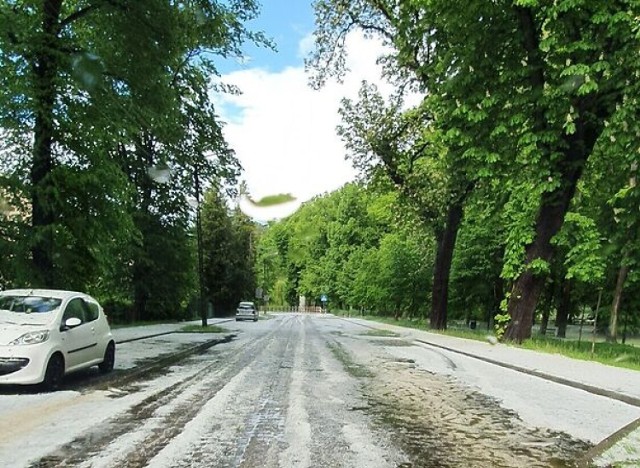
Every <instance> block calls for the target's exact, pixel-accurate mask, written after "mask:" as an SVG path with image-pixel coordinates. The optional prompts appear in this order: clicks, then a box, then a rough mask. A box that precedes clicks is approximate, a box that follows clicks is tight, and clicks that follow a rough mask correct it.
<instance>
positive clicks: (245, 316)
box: [236, 301, 258, 322]
mask: <svg viewBox="0 0 640 468" xmlns="http://www.w3.org/2000/svg"><path fill="white" fill-rule="evenodd" d="M240 320H253V321H254V322H257V321H258V310H257V309H256V305H255V304H254V303H253V302H248V301H243V302H241V303H240V304H238V308H237V309H236V322H239V321H240Z"/></svg>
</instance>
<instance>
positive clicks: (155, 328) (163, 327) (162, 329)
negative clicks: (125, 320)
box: [111, 318, 233, 343]
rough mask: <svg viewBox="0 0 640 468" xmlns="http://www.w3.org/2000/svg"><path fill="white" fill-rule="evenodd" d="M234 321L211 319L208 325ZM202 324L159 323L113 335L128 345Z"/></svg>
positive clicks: (124, 330) (118, 341) (124, 328)
mask: <svg viewBox="0 0 640 468" xmlns="http://www.w3.org/2000/svg"><path fill="white" fill-rule="evenodd" d="M232 320H233V318H210V319H209V320H208V321H207V323H208V324H209V325H217V324H219V323H225V322H231V321H232ZM200 323H201V322H200V320H194V321H192V322H179V323H159V324H156V325H142V326H138V327H123V328H112V329H111V333H112V334H113V337H114V338H115V340H116V343H126V342H127V341H133V340H140V339H142V338H149V337H151V336H160V335H166V334H169V333H173V332H175V331H178V330H180V329H182V328H184V327H185V326H187V325H200Z"/></svg>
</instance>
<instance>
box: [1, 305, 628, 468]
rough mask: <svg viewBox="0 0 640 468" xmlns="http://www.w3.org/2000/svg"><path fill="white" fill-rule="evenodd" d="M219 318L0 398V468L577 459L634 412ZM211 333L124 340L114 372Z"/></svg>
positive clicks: (493, 369)
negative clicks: (228, 336) (56, 381)
mask: <svg viewBox="0 0 640 468" xmlns="http://www.w3.org/2000/svg"><path fill="white" fill-rule="evenodd" d="M222 326H224V327H226V328H227V329H228V330H229V333H232V334H234V335H236V337H235V339H233V340H231V341H229V342H227V343H221V344H218V345H216V346H213V347H211V348H208V349H205V350H203V351H202V352H200V353H197V354H193V355H190V356H189V357H186V358H184V359H182V360H181V361H179V362H177V363H172V364H167V366H166V367H160V368H158V369H155V370H154V371H153V372H151V373H146V374H140V375H138V376H137V377H136V378H135V379H121V380H115V381H113V382H112V383H110V384H109V385H107V386H106V388H104V387H105V386H104V385H103V386H102V387H100V386H91V385H86V384H85V380H87V379H88V380H89V381H91V378H92V376H91V375H86V376H79V377H77V378H76V379H73V380H72V381H71V382H70V384H69V385H68V386H67V387H66V388H65V390H64V391H60V392H56V393H52V394H46V393H37V392H33V391H27V390H22V389H18V390H16V389H13V390H4V391H2V392H0V466H12V467H20V466H38V467H49V466H74V467H75V466H80V467H142V466H152V467H187V466H188V467H240V466H242V467H355V468H358V467H362V468H375V467H405V468H408V467H459V466H465V467H475V466H477V467H486V466H504V467H509V466H514V467H520V466H540V467H546V466H553V467H559V466H573V463H574V462H575V461H576V460H578V459H579V458H580V456H581V455H582V454H583V453H584V452H585V451H586V450H587V449H588V448H589V447H591V446H592V444H594V443H596V442H598V441H599V440H601V439H602V438H604V437H606V436H607V435H609V434H610V433H611V432H614V431H615V430H617V429H618V428H619V427H622V426H623V425H625V424H627V423H628V422H629V421H630V420H632V419H633V418H634V417H636V418H637V417H638V413H640V409H638V408H637V407H634V406H631V405H628V404H625V403H623V402H620V401H617V400H615V399H611V398H606V397H604V396H600V395H594V394H591V393H589V392H585V391H582V390H578V389H575V388H571V387H568V386H566V385H561V384H558V383H554V382H551V381H548V380H545V379H540V378H538V377H535V376H531V375H526V374H522V373H520V372H516V371H513V370H510V369H505V368H503V367H499V366H494V365H491V364H489V363H482V362H479V361H477V360H474V359H472V358H469V357H466V356H463V355H459V354H455V353H448V352H446V351H444V350H442V349H437V348H433V347H429V346H428V345H425V344H423V343H419V342H417V341H415V340H413V339H412V338H410V337H408V336H401V335H400V334H398V333H395V332H392V331H385V330H383V331H379V330H378V331H376V330H372V329H371V328H368V327H365V326H362V325H361V324H359V323H357V322H356V321H347V320H342V319H339V318H335V317H333V316H328V315H316V316H311V315H296V314H281V315H274V316H273V317H272V318H271V319H269V320H260V321H259V322H257V323H253V322H242V323H235V322H228V323H225V324H222ZM208 338H210V337H206V336H203V335H184V334H180V335H177V334H168V335H162V336H156V337H153V338H149V339H144V340H137V341H132V342H127V343H122V344H120V345H119V346H118V356H119V366H120V367H119V368H117V370H119V372H120V373H121V375H123V376H126V375H127V372H129V371H131V370H135V369H136V368H137V367H138V366H140V365H146V364H148V363H149V362H150V361H151V360H153V357H154V356H156V357H157V356H167V355H170V354H172V353H176V352H179V351H180V350H183V349H184V348H185V347H187V346H192V345H194V344H198V343H202V342H203V341H204V340H206V339H208Z"/></svg>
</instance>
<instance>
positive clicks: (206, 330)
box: [178, 325, 229, 333]
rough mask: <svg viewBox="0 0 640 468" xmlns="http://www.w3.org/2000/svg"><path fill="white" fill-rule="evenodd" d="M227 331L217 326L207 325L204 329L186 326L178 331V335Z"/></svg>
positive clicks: (197, 326)
mask: <svg viewBox="0 0 640 468" xmlns="http://www.w3.org/2000/svg"><path fill="white" fill-rule="evenodd" d="M228 331H229V330H227V329H225V328H222V327H219V326H217V325H209V326H206V327H203V326H202V325H186V326H184V327H182V328H181V329H180V330H178V332H180V333H225V332H228Z"/></svg>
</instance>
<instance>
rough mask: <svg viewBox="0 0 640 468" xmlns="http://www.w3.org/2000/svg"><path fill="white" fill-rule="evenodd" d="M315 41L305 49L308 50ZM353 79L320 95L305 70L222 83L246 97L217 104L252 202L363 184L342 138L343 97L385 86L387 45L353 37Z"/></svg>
mask: <svg viewBox="0 0 640 468" xmlns="http://www.w3.org/2000/svg"><path fill="white" fill-rule="evenodd" d="M307 47H308V38H305V39H303V40H302V41H301V44H300V48H301V50H303V49H305V48H307ZM347 47H348V51H349V60H348V67H349V70H350V72H349V73H348V74H347V76H346V77H345V80H344V83H343V84H339V83H336V82H334V81H332V82H329V83H327V84H326V85H325V86H324V87H323V88H322V89H321V90H319V91H315V90H313V89H311V88H310V87H309V86H308V80H309V76H308V75H307V74H306V73H305V71H304V68H303V66H302V64H301V65H300V66H299V67H290V68H286V69H285V70H282V71H279V72H275V73H274V72H269V71H265V70H262V69H259V68H252V69H246V70H242V71H238V72H233V73H231V74H228V75H225V76H223V77H222V81H223V82H225V83H230V84H234V85H237V86H238V87H239V88H240V89H241V90H242V93H243V94H242V95H239V96H231V95H222V96H216V98H215V99H216V103H217V106H218V107H217V108H218V113H219V114H220V116H221V118H222V120H223V121H226V122H227V124H226V126H225V129H224V134H225V137H226V139H227V141H228V142H229V144H230V146H231V147H232V148H233V149H234V150H235V151H236V154H237V156H238V158H239V160H240V162H241V163H242V166H243V167H244V170H245V172H244V174H243V176H242V177H243V179H244V180H245V181H246V183H247V186H248V189H249V192H250V194H251V195H252V197H253V198H255V199H259V198H261V197H263V196H266V195H271V194H275V193H291V194H293V195H294V196H296V197H298V198H300V199H301V200H307V199H309V198H311V197H313V196H314V195H317V194H321V193H323V192H328V191H333V190H336V189H338V188H339V187H341V186H342V185H344V184H345V183H346V182H349V181H351V180H353V179H354V178H355V175H356V172H355V170H354V169H353V168H352V167H351V164H350V163H349V162H348V161H345V159H344V157H345V153H346V151H345V149H344V146H343V144H342V142H341V140H340V138H339V137H338V136H337V135H336V126H337V125H338V124H339V123H340V117H339V115H338V108H339V106H340V100H341V99H342V98H343V97H349V98H353V99H355V98H356V97H357V93H358V90H359V88H360V84H361V82H362V80H367V81H370V82H374V83H378V84H379V85H380V86H381V87H382V88H383V89H385V88H386V89H387V90H388V89H389V86H388V85H386V84H382V83H381V77H380V73H381V69H380V67H379V66H378V65H376V58H377V57H378V55H379V54H380V53H381V51H382V47H381V45H380V43H378V42H376V41H373V40H368V39H364V38H363V37H362V36H361V35H359V34H353V35H352V36H351V37H349V39H348V41H347Z"/></svg>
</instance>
